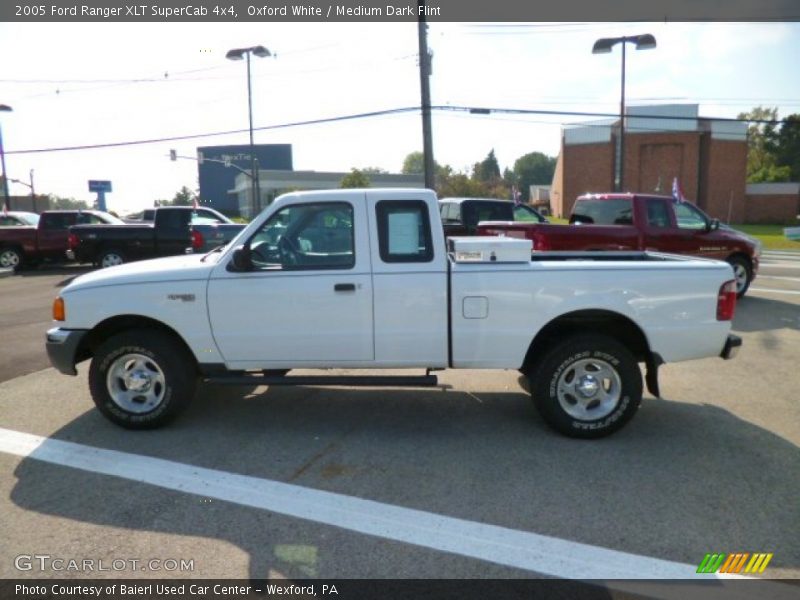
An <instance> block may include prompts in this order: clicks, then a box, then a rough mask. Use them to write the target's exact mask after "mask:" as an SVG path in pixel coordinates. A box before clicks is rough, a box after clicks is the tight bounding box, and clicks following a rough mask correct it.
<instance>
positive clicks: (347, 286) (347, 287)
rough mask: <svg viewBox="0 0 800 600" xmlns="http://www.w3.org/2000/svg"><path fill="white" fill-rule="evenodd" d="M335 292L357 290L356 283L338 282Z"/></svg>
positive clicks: (334, 288) (334, 287)
mask: <svg viewBox="0 0 800 600" xmlns="http://www.w3.org/2000/svg"><path fill="white" fill-rule="evenodd" d="M333 291H334V292H355V291H356V284H355V283H337V284H335V285H334V286H333Z"/></svg>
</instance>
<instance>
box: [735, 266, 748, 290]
mask: <svg viewBox="0 0 800 600" xmlns="http://www.w3.org/2000/svg"><path fill="white" fill-rule="evenodd" d="M731 266H732V267H733V277H734V279H736V292H737V293H741V292H742V290H743V289H744V288H745V287H747V267H745V266H744V265H743V264H742V263H740V262H736V263H733V264H732V265H731Z"/></svg>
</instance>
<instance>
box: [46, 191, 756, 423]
mask: <svg viewBox="0 0 800 600" xmlns="http://www.w3.org/2000/svg"><path fill="white" fill-rule="evenodd" d="M735 304H736V286H735V283H734V278H733V273H732V271H731V267H730V265H728V264H727V263H724V262H718V261H713V260H705V259H695V258H686V257H678V256H669V255H660V254H650V253H582V254H581V253H557V252H554V253H541V254H539V253H534V254H533V256H532V255H531V250H530V242H529V241H528V240H514V239H510V238H509V239H503V238H476V237H472V238H449V239H448V240H445V237H444V235H443V231H442V223H441V221H440V217H439V209H438V206H437V199H436V196H435V194H434V193H433V192H431V191H428V190H419V189H416V190H411V189H406V190H399V189H392V190H387V189H367V190H334V191H319V192H304V193H292V194H287V195H284V196H281V197H280V198H278V199H277V200H276V201H275V202H274V203H273V204H271V205H270V206H269V207H268V208H267V209H265V210H264V212H263V213H262V214H261V215H260V216H258V217H257V218H256V219H255V220H254V221H253V222H252V223H250V225H248V226H247V228H245V229H244V230H243V231H242V232H241V234H240V235H239V236H238V237H237V238H235V239H234V240H233V241H232V242H231V243H230V244H229V245H228V246H227V247H225V248H222V249H218V250H216V251H212V252H211V253H209V254H206V255H204V256H200V255H188V256H178V257H171V258H164V259H157V260H152V261H145V262H138V263H133V264H129V265H122V266H119V267H113V268H111V269H105V270H102V271H96V272H93V273H89V274H86V275H83V276H81V277H78V278H77V279H76V280H74V281H73V282H72V283H70V284H69V285H68V286H66V287H65V288H63V289H62V290H61V292H60V294H59V296H58V297H57V298H56V300H55V302H54V305H53V312H54V319H55V320H56V321H57V323H56V325H57V327H55V328H53V329H50V330H49V331H48V332H47V342H46V343H47V351H48V354H49V356H50V360H51V362H52V364H53V365H54V366H55V367H56V368H57V369H58V370H59V371H61V372H62V373H66V374H70V375H76V374H77V371H76V369H75V365H76V363H78V362H80V361H83V360H86V359H88V358H92V362H91V367H90V369H89V387H90V390H91V394H92V397H93V399H94V402H95V404H96V405H97V407H98V409H99V410H100V411H101V412H102V413H103V414H104V415H105V416H106V417H108V418H109V419H110V420H111V421H113V422H114V423H117V424H118V425H121V426H123V427H127V428H131V429H144V428H152V427H157V426H160V425H162V424H164V423H166V422H168V421H169V420H170V419H172V418H174V417H175V416H176V415H177V414H178V413H179V412H180V411H181V409H183V408H184V407H185V406H186V405H187V403H188V402H189V401H190V400H191V398H192V396H193V395H194V391H195V387H196V385H197V383H198V381H206V382H214V383H226V382H227V383H232V384H254V385H263V384H266V385H348V386H349V385H365V386H425V385H428V386H432V385H436V384H437V380H436V376H435V375H433V374H432V372H433V371H437V370H441V369H446V368H456V369H518V370H519V371H521V372H522V374H523V375H524V376H525V377H524V378H522V381H523V382H524V383H523V384H524V385H525V383H526V382H527V385H526V387H527V388H528V390H529V391H530V393H531V395H532V397H533V400H534V401H535V404H536V406H537V407H538V409H539V411H540V413H541V415H542V417H543V418H544V420H545V421H546V422H547V423H548V424H549V425H550V426H552V427H554V428H555V429H557V430H558V431H560V432H561V433H564V434H566V435H569V436H573V437H582V438H595V437H600V436H603V435H607V434H609V433H611V432H613V431H615V430H617V429H619V428H620V427H621V426H622V425H623V424H625V423H626V422H627V421H628V420H630V418H631V417H632V416H633V415H634V414H635V412H636V409H637V408H638V406H639V403H640V401H641V397H642V375H641V371H640V368H639V364H638V363H644V365H645V366H646V369H647V376H646V381H647V384H648V389H649V390H650V392H651V393H653V394H654V395H656V396H657V395H658V380H657V369H658V366H659V365H660V364H662V363H664V362H673V361H682V360H690V359H696V358H703V357H709V356H720V357H722V358H730V357H732V356H733V354H734V353H735V351H736V349H737V348H738V346H740V345H741V340H740V339H739V338H738V337H736V336H734V335H730V326H731V319H732V317H733V312H734V308H735ZM300 368H302V369H329V368H347V369H350V368H358V369H363V368H372V369H389V368H391V369H397V368H402V369H412V368H413V369H420V370H421V369H424V370H425V374H424V375H422V374H418V375H403V376H387V375H384V376H381V375H375V376H359V377H355V376H341V375H339V376H337V375H325V374H320V375H319V376H298V375H287V373H288V372H289V370H291V369H300Z"/></svg>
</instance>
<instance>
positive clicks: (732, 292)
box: [717, 280, 736, 321]
mask: <svg viewBox="0 0 800 600" xmlns="http://www.w3.org/2000/svg"><path fill="white" fill-rule="evenodd" d="M734 312H736V282H735V281H733V280H731V281H726V282H725V283H723V284H722V287H720V288H719V295H718V296H717V321H730V320H731V319H733V313H734Z"/></svg>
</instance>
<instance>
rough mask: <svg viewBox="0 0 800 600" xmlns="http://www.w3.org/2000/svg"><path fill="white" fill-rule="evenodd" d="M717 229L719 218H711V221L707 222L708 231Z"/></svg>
mask: <svg viewBox="0 0 800 600" xmlns="http://www.w3.org/2000/svg"><path fill="white" fill-rule="evenodd" d="M717 229H719V219H711V222H710V223H709V224H708V230H709V231H716V230H717Z"/></svg>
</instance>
